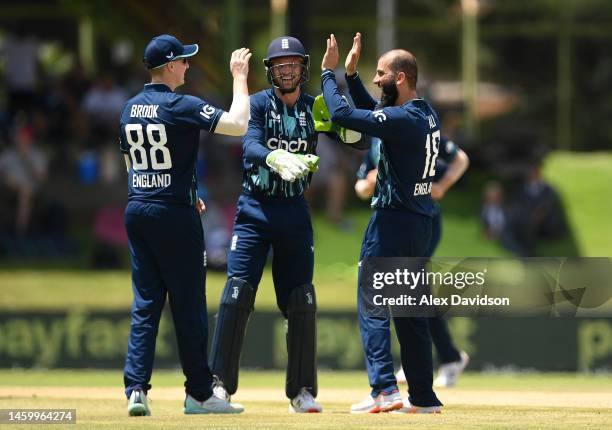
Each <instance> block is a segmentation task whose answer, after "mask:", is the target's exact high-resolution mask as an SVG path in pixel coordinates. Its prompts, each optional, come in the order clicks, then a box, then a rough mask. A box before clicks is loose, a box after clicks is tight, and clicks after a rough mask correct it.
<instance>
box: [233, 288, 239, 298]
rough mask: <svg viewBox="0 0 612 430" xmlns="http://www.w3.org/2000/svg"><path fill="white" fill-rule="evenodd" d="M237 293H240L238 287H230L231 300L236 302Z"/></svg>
mask: <svg viewBox="0 0 612 430" xmlns="http://www.w3.org/2000/svg"><path fill="white" fill-rule="evenodd" d="M239 293H240V289H239V288H238V287H232V299H234V300H238V294H239Z"/></svg>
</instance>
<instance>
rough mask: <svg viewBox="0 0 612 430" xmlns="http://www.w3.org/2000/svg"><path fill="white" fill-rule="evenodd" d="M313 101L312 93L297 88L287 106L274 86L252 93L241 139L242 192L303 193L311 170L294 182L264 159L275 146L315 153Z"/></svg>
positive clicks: (294, 194) (290, 195)
mask: <svg viewBox="0 0 612 430" xmlns="http://www.w3.org/2000/svg"><path fill="white" fill-rule="evenodd" d="M313 102H314V97H312V96H311V95H309V94H305V93H303V92H300V96H299V98H298V99H297V101H296V103H295V105H293V106H292V107H288V106H287V105H286V104H285V103H284V102H283V101H282V100H281V99H280V98H279V97H278V96H277V95H276V94H275V92H274V89H273V88H269V89H266V90H263V91H260V92H258V93H256V94H253V95H252V96H251V119H250V120H249V127H248V130H247V133H246V135H245V136H244V140H243V168H244V173H243V181H242V190H243V192H245V193H247V194H248V193H254V194H260V195H264V196H268V197H293V196H300V195H302V194H303V193H304V191H305V190H306V188H307V187H308V185H309V184H310V180H311V178H312V174H310V173H309V174H307V175H305V176H303V177H302V178H298V179H296V180H295V181H293V182H289V181H285V180H283V179H282V178H281V177H280V175H279V174H278V173H276V172H274V171H272V170H271V169H270V167H269V166H268V165H267V164H266V161H265V160H266V157H267V156H268V154H270V152H272V151H274V150H276V149H283V150H285V151H287V152H290V153H292V154H315V153H316V145H317V133H316V131H315V128H314V122H313V119H312V104H313Z"/></svg>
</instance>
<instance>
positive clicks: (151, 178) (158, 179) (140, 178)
mask: <svg viewBox="0 0 612 430" xmlns="http://www.w3.org/2000/svg"><path fill="white" fill-rule="evenodd" d="M171 183H172V176H171V175H170V174H169V173H164V174H152V175H147V174H138V173H134V175H132V188H160V187H168V186H170V184H171Z"/></svg>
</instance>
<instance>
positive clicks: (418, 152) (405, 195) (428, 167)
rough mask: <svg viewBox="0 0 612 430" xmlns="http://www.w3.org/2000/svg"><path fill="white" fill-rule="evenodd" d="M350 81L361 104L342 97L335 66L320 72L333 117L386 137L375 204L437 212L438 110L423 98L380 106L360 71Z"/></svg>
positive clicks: (373, 203)
mask: <svg viewBox="0 0 612 430" xmlns="http://www.w3.org/2000/svg"><path fill="white" fill-rule="evenodd" d="M347 83H348V87H349V92H350V94H351V97H352V98H353V101H354V102H355V105H356V106H357V107H358V109H353V108H351V107H350V106H349V105H348V104H347V103H346V102H345V101H344V100H343V99H342V97H341V95H340V93H339V91H338V87H337V85H336V79H335V76H334V73H333V72H332V71H331V70H325V71H324V72H323V74H322V75H321V86H322V88H323V95H324V97H325V103H326V104H327V107H328V108H329V111H330V113H331V115H332V118H333V120H334V122H336V123H337V124H339V125H341V126H343V127H347V128H350V129H352V130H356V131H359V132H362V133H365V134H368V135H370V136H374V137H378V138H380V139H381V140H382V143H381V148H380V161H379V163H378V177H377V181H376V188H375V191H374V197H373V198H372V207H376V208H389V209H407V210H410V211H412V212H415V213H418V214H421V215H425V216H429V217H431V216H433V214H434V204H433V201H432V199H431V183H432V180H433V178H434V176H435V174H436V159H437V157H438V152H439V146H440V138H441V136H440V127H439V120H438V115H437V114H436V113H435V111H434V110H433V109H432V108H431V106H429V104H428V103H427V102H426V101H425V100H424V99H422V98H417V99H414V100H410V101H408V102H406V103H404V104H403V105H401V106H389V107H385V108H382V109H376V110H375V108H376V105H377V102H376V100H374V99H373V98H372V97H371V96H370V95H369V94H368V92H367V91H366V89H365V87H364V86H363V83H362V82H361V79H360V78H359V76H358V75H357V74H355V75H353V76H348V77H347Z"/></svg>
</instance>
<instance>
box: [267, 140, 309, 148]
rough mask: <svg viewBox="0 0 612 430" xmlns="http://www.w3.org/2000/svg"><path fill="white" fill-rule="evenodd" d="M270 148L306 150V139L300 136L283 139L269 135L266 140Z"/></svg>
mask: <svg viewBox="0 0 612 430" xmlns="http://www.w3.org/2000/svg"><path fill="white" fill-rule="evenodd" d="M266 144H267V145H268V148H270V149H284V150H285V151H289V152H306V150H307V149H308V141H307V140H305V139H302V138H298V140H288V141H287V140H284V139H277V138H276V137H271V138H270V139H268V141H267V142H266Z"/></svg>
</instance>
